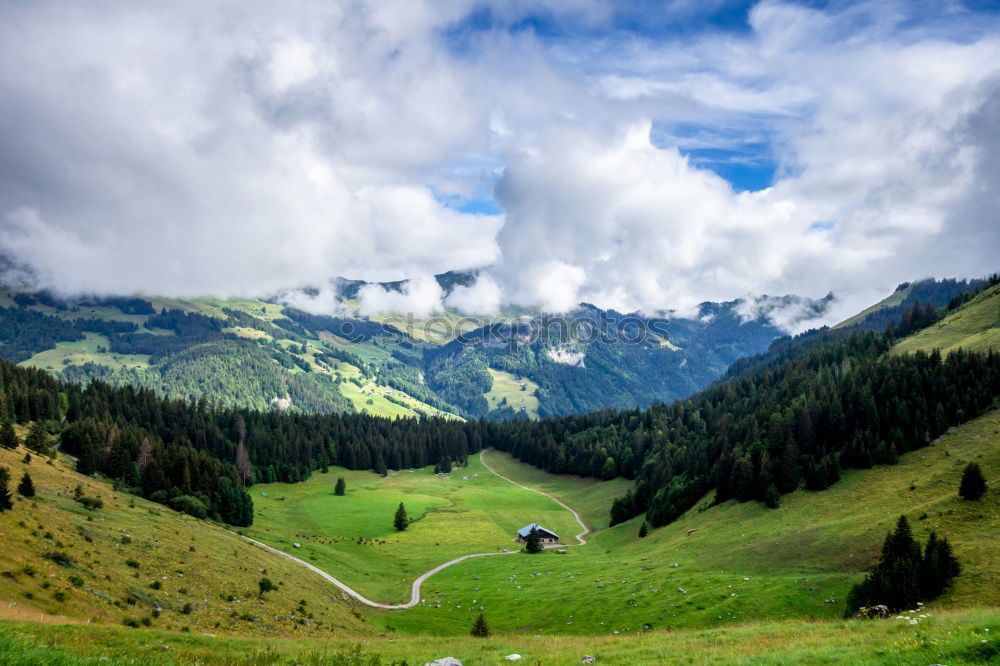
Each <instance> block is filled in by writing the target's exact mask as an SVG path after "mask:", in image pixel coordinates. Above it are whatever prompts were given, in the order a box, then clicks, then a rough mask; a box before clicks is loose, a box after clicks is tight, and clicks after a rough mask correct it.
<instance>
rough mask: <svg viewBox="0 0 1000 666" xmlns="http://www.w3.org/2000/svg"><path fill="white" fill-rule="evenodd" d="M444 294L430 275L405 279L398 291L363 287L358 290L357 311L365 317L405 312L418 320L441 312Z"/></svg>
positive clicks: (381, 287) (386, 288)
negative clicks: (358, 302)
mask: <svg viewBox="0 0 1000 666" xmlns="http://www.w3.org/2000/svg"><path fill="white" fill-rule="evenodd" d="M443 296H444V292H443V290H442V289H441V285H439V284H438V282H437V280H435V279H434V277H433V276H426V275H425V276H419V277H416V278H413V279H411V280H407V281H406V282H405V283H403V284H402V285H401V286H400V287H399V288H398V289H396V288H391V287H385V286H382V285H380V284H366V285H364V286H363V287H361V289H360V290H358V299H359V301H360V304H359V306H358V310H359V311H360V312H361V313H362V314H365V315H373V314H380V313H403V312H405V313H408V314H412V315H413V316H414V317H416V318H418V319H420V318H423V317H426V316H427V315H429V314H433V313H435V312H440V311H441V310H443V309H444V308H443V306H442V304H441V299H442V297H443Z"/></svg>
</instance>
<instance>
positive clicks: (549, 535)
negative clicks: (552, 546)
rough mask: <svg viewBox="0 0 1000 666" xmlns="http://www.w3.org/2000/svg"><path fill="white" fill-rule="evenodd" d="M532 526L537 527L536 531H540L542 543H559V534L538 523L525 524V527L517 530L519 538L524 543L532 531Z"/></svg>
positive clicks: (539, 536)
mask: <svg viewBox="0 0 1000 666" xmlns="http://www.w3.org/2000/svg"><path fill="white" fill-rule="evenodd" d="M532 527H533V528H535V531H536V532H538V539H539V540H540V541H541V542H542V543H559V535H558V534H556V533H555V532H553V531H552V530H547V529H545V528H544V527H542V526H541V525H539V524H538V523H531V524H530V525H525V526H524V527H522V528H521V529H519V530H518V531H517V540H518V541H520V542H521V543H524V541H525V540H526V539H527V538H528V534H530V533H531V528H532Z"/></svg>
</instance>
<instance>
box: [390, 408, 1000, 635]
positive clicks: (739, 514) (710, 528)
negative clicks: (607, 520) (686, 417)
mask: <svg viewBox="0 0 1000 666" xmlns="http://www.w3.org/2000/svg"><path fill="white" fill-rule="evenodd" d="M972 460H975V461H977V462H978V463H979V464H980V465H981V466H982V468H983V470H984V472H985V474H986V477H987V479H988V480H994V481H993V483H994V485H995V484H996V483H997V481H995V480H996V479H1000V413H993V414H990V415H987V416H985V417H983V418H980V419H978V420H976V421H974V422H971V423H968V424H966V425H964V426H962V427H960V428H959V429H958V430H957V432H956V433H955V434H952V435H946V436H944V437H942V438H941V439H940V440H938V441H937V442H935V443H934V444H933V445H931V446H929V447H927V448H925V449H923V450H921V451H916V452H913V453H910V454H907V455H906V456H903V458H902V460H901V462H900V463H899V464H898V465H895V466H892V467H883V468H877V469H872V470H863V471H862V470H855V471H849V472H847V473H845V475H844V478H843V480H842V481H841V482H840V483H838V484H836V485H834V486H833V487H832V488H830V489H828V490H826V491H823V492H821V493H811V492H806V491H798V492H795V493H792V494H791V495H787V496H785V497H783V498H782V499H783V504H782V506H781V507H780V508H779V509H776V510H769V509H766V508H764V507H763V506H762V505H760V504H756V503H748V504H739V503H736V502H727V503H725V504H723V505H720V506H716V507H711V506H710V504H709V502H708V498H706V500H705V501H704V502H702V503H701V504H700V505H699V506H697V507H696V508H694V509H692V510H691V511H690V512H688V514H686V515H685V516H683V517H682V518H681V519H680V520H678V521H677V522H675V523H673V524H671V525H669V526H667V527H664V528H661V529H658V530H653V531H651V533H650V536H648V537H647V538H645V539H641V540H640V539H638V538H637V537H636V534H637V531H638V526H639V525H638V523H639V519H636V520H632V521H629V522H627V523H624V524H622V525H618V526H615V527H613V528H610V529H604V530H601V531H599V532H597V533H596V534H594V535H593V537H592V541H591V543H590V544H589V545H587V546H583V547H578V548H571V549H569V553H568V554H566V555H556V554H554V553H551V552H547V553H544V554H542V555H539V556H535V557H528V556H523V557H517V558H514V559H513V560H506V561H496V560H492V559H490V558H486V559H484V560H478V561H473V562H468V563H463V564H462V565H459V566H456V567H452V568H450V569H447V570H445V571H442V572H441V573H440V574H438V575H437V576H435V577H434V578H432V579H431V580H429V581H428V583H427V586H426V588H425V589H426V592H425V594H424V596H425V598H427V599H428V600H429V601H432V602H434V603H433V605H432V604H426V605H424V606H419V607H416V608H414V609H412V610H408V611H405V612H404V613H401V614H395V615H391V616H382V617H383V620H382V621H383V622H385V623H387V624H389V625H391V626H394V627H396V628H398V629H400V630H403V631H430V632H437V633H441V634H450V633H454V632H459V631H462V630H463V629H464V628H465V627H467V626H468V625H469V624H470V623H471V621H472V618H473V616H474V611H470V610H469V606H470V604H471V602H472V600H473V599H475V600H476V604H475V606H476V607H478V606H479V605H483V606H485V608H486V612H487V615H488V617H489V618H490V621H491V623H492V624H493V626H495V627H496V628H498V629H502V630H508V631H516V632H532V633H550V632H574V633H587V634H594V633H599V634H601V633H610V632H611V631H613V630H617V631H621V632H623V633H629V632H635V631H638V630H640V629H641V628H642V627H643V625H646V624H648V625H650V626H652V627H654V628H702V627H706V626H708V627H711V626H720V625H725V624H728V623H733V622H746V621H751V620H771V619H782V618H802V617H811V618H830V619H832V618H836V617H839V616H840V615H841V614H842V613H843V610H844V606H843V600H844V598H845V596H846V594H847V591H848V589H849V588H850V586H851V584H853V583H854V582H855V581H857V580H859V579H860V577H861V572H862V571H863V570H864V569H865V568H866V567H868V566H869V565H871V564H872V563H873V562H874V560H875V559H876V557H877V553H878V551H879V549H880V547H881V542H882V540H883V538H884V536H885V534H886V533H887V532H888V530H889V529H890V527H891V526H892V525H893V523H894V522H895V520H896V519H897V518H898V516H899V515H900V514H906V515H907V516H908V517H909V518H910V519H911V521H912V523H913V526H914V530H915V532H916V534H917V535H918V536H919V537H920V538H921V539H924V538H925V537H926V534H927V533H928V532H929V531H930V530H931V529H934V530H937V531H938V533H939V534H947V535H948V536H949V538H950V539H951V541H952V543H953V546H954V548H955V552H956V554H957V556H958V557H959V559H960V560H961V561H962V563H963V566H964V568H965V572H964V573H963V575H962V576H961V577H960V578H959V579H958V580H957V582H956V583H955V585H954V587H953V589H952V590H951V591H949V592H948V593H947V594H946V595H945V596H944V597H943V598H942V599H940V600H939V601H937V602H935V603H934V604H933V607H935V608H949V607H959V608H963V607H970V606H972V607H974V606H981V605H994V606H995V605H1000V550H998V549H997V548H996V543H998V542H1000V492H997V491H996V490H994V491H991V492H990V493H989V494H988V495H987V496H986V498H984V500H983V501H981V502H976V503H970V502H965V501H963V500H961V499H959V498H958V496H957V488H958V482H959V478H960V476H961V471H962V469H963V467H964V466H965V464H966V463H968V462H969V461H972ZM514 465H516V463H511V465H510V466H509V467H507V468H506V469H505V471H504V472H503V473H506V474H511V473H513V472H514V471H515V470H512V467H513V466H514ZM498 467H499V466H498ZM498 471H499V469H498ZM545 476H548V478H549V480H548V482H547V483H546V485H547V487H548V488H549V489H550V490H553V491H555V493H554V494H557V496H560V495H562V496H564V497H566V498H567V500H569V498H570V497H572V496H573V495H574V494H575V495H576V496H577V497H579V495H580V493H581V489H580V487H579V485H578V482H576V481H571V480H568V479H567V480H565V481H564V480H562V479H560V478H559V477H555V476H552V475H546V474H545V473H544V472H540V471H538V470H534V471H532V472H530V473H526V474H525V475H524V477H515V476H512V477H511V478H523V479H525V480H528V479H529V478H535V479H538V478H542V477H545ZM564 483H566V484H567V485H568V486H569V489H568V490H567V491H566V492H565V493H560V491H559V490H558V489H559V487H560V485H562V484H564ZM911 485H912V486H913V489H912V490H911V489H910V486H911ZM596 492H600V491H599V490H595V493H596ZM602 503H604V500H602ZM605 506H606V504H605ZM923 514H926V518H924V519H921V518H920V516H922V515H923ZM673 563H676V564H677V565H678V566H677V567H676V568H675V567H673V566H671V565H672V564H673ZM599 585H603V587H598V586H599ZM477 588H478V589H477ZM681 589H683V590H685V592H681V591H680V590H681ZM537 599H545V602H544V603H538V602H537V601H536V600H537ZM828 599H836V600H837V601H836V603H826V600H828ZM438 602H440V603H441V608H437V607H436V604H437V603H438ZM459 606H461V607H460V608H459ZM595 609H599V610H597V611H596V612H595Z"/></svg>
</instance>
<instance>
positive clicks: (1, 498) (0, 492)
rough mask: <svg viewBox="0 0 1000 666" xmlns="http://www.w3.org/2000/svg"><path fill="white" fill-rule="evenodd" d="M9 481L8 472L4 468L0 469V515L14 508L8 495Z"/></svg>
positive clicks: (12, 499)
mask: <svg viewBox="0 0 1000 666" xmlns="http://www.w3.org/2000/svg"><path fill="white" fill-rule="evenodd" d="M9 480H10V472H8V471H7V468H6V467H0V513H3V512H4V511H7V510H8V509H13V508H14V498H13V497H12V496H11V494H10V488H9V487H7V482H8V481H9Z"/></svg>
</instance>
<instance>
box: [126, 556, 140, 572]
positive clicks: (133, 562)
mask: <svg viewBox="0 0 1000 666" xmlns="http://www.w3.org/2000/svg"><path fill="white" fill-rule="evenodd" d="M125 565H126V566H130V567H132V568H133V569H138V568H139V560H133V559H132V558H131V557H130V558H129V559H127V560H125Z"/></svg>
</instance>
